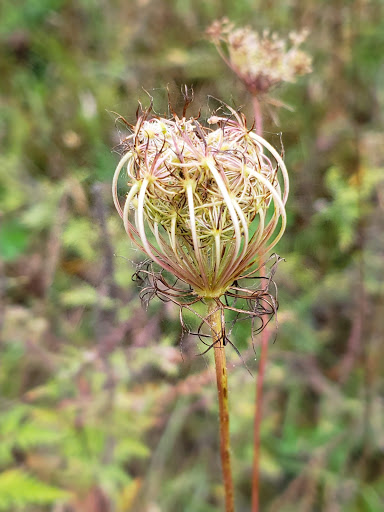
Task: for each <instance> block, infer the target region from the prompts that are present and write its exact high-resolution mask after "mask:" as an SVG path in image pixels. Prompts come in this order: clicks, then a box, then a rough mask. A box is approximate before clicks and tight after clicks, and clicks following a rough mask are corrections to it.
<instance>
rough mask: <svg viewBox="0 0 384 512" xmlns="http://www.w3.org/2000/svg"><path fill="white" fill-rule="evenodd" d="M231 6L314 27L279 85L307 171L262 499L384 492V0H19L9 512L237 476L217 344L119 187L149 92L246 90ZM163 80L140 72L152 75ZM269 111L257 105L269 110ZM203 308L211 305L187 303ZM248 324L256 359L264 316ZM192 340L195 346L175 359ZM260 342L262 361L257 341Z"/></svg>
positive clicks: (244, 16)
mask: <svg viewBox="0 0 384 512" xmlns="http://www.w3.org/2000/svg"><path fill="white" fill-rule="evenodd" d="M221 16H228V17H229V18H230V19H232V20H233V21H235V22H237V23H238V24H240V25H241V24H244V23H250V24H252V26H253V27H254V28H256V29H258V30H264V29H266V28H270V29H272V30H278V31H279V33H280V34H282V35H286V34H288V33H289V32H290V31H291V30H299V29H301V28H303V27H307V28H309V31H310V36H309V38H308V41H307V43H306V50H307V51H308V52H310V53H311V54H312V55H313V58H314V63H313V68H314V71H313V73H312V74H311V75H310V76H309V77H308V78H303V79H300V80H299V81H298V83H297V84H290V85H286V86H284V88H281V89H276V90H275V91H273V96H274V97H275V98H278V99H279V100H281V101H283V102H284V103H285V104H288V105H289V106H291V107H292V109H290V110H288V109H280V110H277V109H276V108H274V107H272V106H270V105H269V104H267V103H266V102H265V103H263V111H264V116H265V125H266V126H265V132H266V133H265V134H266V138H267V139H269V140H270V141H271V142H273V143H275V144H276V145H277V146H279V144H280V142H279V136H278V135H277V132H280V131H281V132H282V134H283V138H282V140H283V143H284V151H285V159H286V162H287V166H288V169H289V172H290V176H291V183H292V192H291V196H290V200H289V205H288V210H289V211H288V215H289V227H288V231H287V234H286V236H285V238H284V239H283V240H282V241H281V242H280V244H279V247H278V252H279V254H280V255H282V256H284V257H285V259H286V262H285V263H281V264H280V266H279V270H278V274H277V282H278V285H279V301H280V311H279V318H278V321H279V324H278V325H279V326H278V336H277V341H276V343H274V344H273V345H271V346H270V350H269V361H268V369H267V376H266V397H265V410H264V420H263V425H262V458H261V474H262V488H261V502H262V504H263V506H262V510H263V511H264V510H265V511H270V512H274V511H282V512H289V511H291V510H294V511H295V512H296V511H300V512H307V511H308V512H310V511H313V512H316V511H324V512H337V511H342V512H378V511H380V510H382V509H384V477H383V475H384V463H383V460H384V458H383V451H384V416H383V413H384V406H383V392H384V389H383V387H384V376H383V363H382V361H383V360H384V346H383V343H382V340H383V334H384V324H383V319H384V314H383V307H384V288H383V278H384V269H383V256H384V254H383V248H384V243H383V242H384V236H383V228H384V215H383V209H384V173H383V169H384V150H383V147H384V136H383V117H382V112H383V105H384V94H383V89H382V86H381V84H382V83H383V79H384V57H383V52H382V47H383V37H384V36H383V34H384V5H383V3H382V2H381V1H379V0H377V1H375V0H351V1H347V2H345V1H344V2H343V1H341V0H337V1H334V2H315V1H314V0H310V1H308V2H301V1H299V0H292V1H290V2H283V1H280V0H279V1H277V2H274V3H271V2H261V1H258V0H257V1H249V0H241V1H240V0H239V1H237V2H229V1H227V0H213V1H211V2H204V1H202V0H195V1H193V2H192V1H191V0H160V1H155V0H131V1H129V2H123V1H121V0H113V1H111V2H101V1H98V0H81V1H78V2H74V1H70V0H54V1H52V0H50V1H48V0H44V1H42V0H40V1H35V0H23V1H21V0H15V1H13V2H7V1H6V2H2V3H1V4H0V76H1V80H0V93H1V95H0V155H1V156H0V223H1V225H0V254H1V262H0V292H1V294H2V304H1V308H0V322H1V325H0V329H1V331H0V332H1V334H0V336H1V341H0V350H1V370H0V470H1V474H0V510H4V511H6V512H14V511H15V512H17V511H28V512H45V511H52V512H80V511H81V512H110V511H116V512H123V511H124V512H126V511H130V510H132V511H135V512H136V511H139V512H159V511H161V512H173V511H175V512H176V511H177V512H179V511H181V510H182V511H183V512H211V511H212V512H213V511H216V510H220V509H221V503H222V498H223V490H222V487H221V480H220V465H219V457H218V432H217V430H218V420H217V405H216V391H215V385H214V372H213V370H212V366H211V365H210V356H209V355H208V356H206V357H196V356H195V354H196V353H198V352H199V351H200V350H201V349H203V348H204V347H200V346H199V344H198V342H197V340H196V339H194V338H192V337H190V336H186V337H185V338H184V339H183V341H182V343H181V345H180V334H181V330H180V325H179V323H178V312H177V311H176V310H175V308H173V307H170V305H169V304H158V303H156V301H153V303H152V304H151V305H150V307H149V309H148V311H145V310H144V309H142V308H141V305H140V301H139V299H138V287H137V286H136V283H132V282H131V274H132V273H133V271H134V269H135V264H137V263H138V262H140V261H141V260H142V259H143V256H142V255H141V254H138V253H137V251H135V250H134V249H133V248H132V246H131V244H130V243H129V241H128V240H127V237H126V235H125V233H124V229H123V227H122V226H121V223H120V219H119V218H118V217H117V215H116V213H115V212H114V209H113V206H112V202H111V197H110V182H111V178H112V174H113V170H114V166H115V165H116V163H117V161H118V155H117V154H115V153H114V152H113V150H112V148H114V147H116V146H117V145H118V143H119V141H120V139H121V138H122V137H124V135H125V133H126V129H125V127H124V124H123V123H121V122H118V123H115V119H116V117H117V116H116V114H115V112H118V113H119V114H122V115H123V116H124V117H126V119H127V120H128V121H133V120H134V112H135V110H136V107H137V100H138V99H140V100H141V101H143V102H144V103H145V104H148V103H149V98H148V95H147V93H146V92H145V91H148V92H149V94H150V95H152V96H153V98H154V104H155V110H156V111H158V112H167V88H168V89H169V91H170V94H171V96H172V98H173V100H172V101H173V107H174V108H175V109H176V110H180V107H181V106H182V103H183V100H182V96H181V94H180V87H181V86H182V85H183V84H188V85H193V87H194V91H195V101H194V103H193V105H192V106H191V110H190V113H191V115H197V113H198V111H199V107H200V106H202V116H203V118H204V117H207V116H208V113H209V110H210V109H211V110H212V109H214V108H215V105H217V104H216V103H215V101H214V100H213V99H211V98H209V97H208V95H212V96H213V97H217V98H221V99H223V100H224V101H226V102H228V103H229V104H233V105H243V111H244V112H245V114H246V115H247V117H248V119H250V120H251V119H252V111H251V107H250V101H249V97H248V96H247V93H246V91H245V90H244V89H243V87H242V84H240V83H239V82H238V81H237V80H236V78H235V77H234V76H233V75H232V74H231V73H230V71H229V70H228V69H226V68H225V65H224V64H223V63H222V62H221V60H220V58H219V57H218V55H217V54H216V50H215V48H214V47H213V46H212V45H211V44H210V43H209V42H208V41H207V40H206V39H205V37H204V31H205V28H206V27H207V26H208V25H209V24H210V23H211V22H212V21H213V20H214V19H215V18H218V17H221ZM143 89H144V90H143ZM250 124H251V123H250ZM187 321H188V322H192V321H193V319H188V320H187ZM232 339H233V341H234V343H235V344H236V345H237V346H238V347H239V348H240V349H241V353H242V356H243V358H244V360H245V361H246V362H247V364H248V366H249V367H250V369H251V371H252V372H253V373H254V374H255V373H256V371H257V359H258V354H259V347H258V340H257V339H256V342H255V352H254V351H253V348H252V343H251V339H250V326H249V325H247V324H246V323H241V324H238V325H237V326H236V327H235V329H234V331H233V338H232ZM180 347H181V349H182V354H183V359H182V357H181V355H180ZM228 355H229V358H230V364H229V369H230V393H231V394H230V401H231V414H232V425H231V429H232V442H233V456H234V469H235V480H236V495H237V507H238V508H237V510H238V511H247V510H249V509H250V476H251V467H252V425H253V413H254V411H253V403H254V388H255V380H254V379H253V378H252V377H251V376H250V375H249V373H248V372H247V370H246V369H245V367H244V366H243V365H242V362H241V360H240V359H239V358H238V357H237V355H236V354H235V353H234V351H232V352H231V350H230V347H228ZM255 358H256V360H255Z"/></svg>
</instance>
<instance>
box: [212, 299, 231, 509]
mask: <svg viewBox="0 0 384 512" xmlns="http://www.w3.org/2000/svg"><path fill="white" fill-rule="evenodd" d="M207 321H208V323H209V325H210V328H211V332H212V340H213V352H214V355H215V369H216V383H217V394H218V399H219V421H220V457H221V467H222V473H223V482H224V493H225V511H226V512H234V510H235V501H234V490H233V478H232V468H231V451H230V434H229V407H228V379H227V363H226V356H225V346H224V340H225V334H224V319H223V310H221V309H220V308H219V307H218V306H217V304H216V302H215V300H213V299H211V300H209V301H208V316H207Z"/></svg>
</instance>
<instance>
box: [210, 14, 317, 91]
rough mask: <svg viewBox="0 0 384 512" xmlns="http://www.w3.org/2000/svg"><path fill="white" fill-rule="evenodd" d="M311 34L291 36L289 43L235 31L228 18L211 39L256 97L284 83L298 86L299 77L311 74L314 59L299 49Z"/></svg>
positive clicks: (244, 29)
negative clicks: (296, 80)
mask: <svg viewBox="0 0 384 512" xmlns="http://www.w3.org/2000/svg"><path fill="white" fill-rule="evenodd" d="M307 34H308V33H307V31H303V32H301V33H300V34H298V33H294V32H292V33H291V34H290V35H289V39H290V47H288V44H287V41H285V40H284V39H281V38H279V37H278V35H277V34H275V33H273V34H270V33H269V32H268V31H264V32H263V34H262V35H259V34H258V33H257V32H255V31H254V30H252V29H251V28H250V27H242V28H235V26H234V24H233V23H230V22H229V20H228V19H227V18H224V19H223V20H221V21H219V20H216V21H214V22H213V23H212V25H211V26H210V27H209V28H208V29H207V35H208V37H209V38H210V39H211V40H212V42H213V43H214V44H215V45H216V47H217V49H218V51H219V53H220V55H221V57H222V58H223V59H224V61H225V62H226V63H227V65H228V66H229V67H230V68H231V69H232V70H233V71H234V72H235V73H236V74H237V75H238V76H239V77H240V79H241V80H242V81H243V82H244V83H245V85H246V86H247V88H248V90H249V91H250V92H251V93H252V94H260V93H266V92H268V91H269V90H270V89H271V87H273V86H274V85H277V84H279V83H281V82H294V81H295V79H296V77H297V76H299V75H305V74H307V73H310V72H311V58H310V56H309V55H308V54H307V53H305V52H303V51H302V50H300V49H299V47H300V46H301V44H302V43H303V41H304V40H305V39H306V37H307Z"/></svg>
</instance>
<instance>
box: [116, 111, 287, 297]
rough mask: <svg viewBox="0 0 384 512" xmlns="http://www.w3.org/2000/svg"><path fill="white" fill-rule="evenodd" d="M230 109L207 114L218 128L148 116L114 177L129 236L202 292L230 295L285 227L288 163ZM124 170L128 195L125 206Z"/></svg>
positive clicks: (130, 139)
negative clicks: (122, 192) (120, 191)
mask: <svg viewBox="0 0 384 512" xmlns="http://www.w3.org/2000/svg"><path fill="white" fill-rule="evenodd" d="M228 108H229V107H228ZM230 111H231V117H221V116H213V117H211V118H210V119H209V120H208V123H209V124H210V125H211V126H214V125H216V129H214V128H211V127H210V126H208V127H207V126H203V125H202V124H200V123H199V122H198V121H197V120H195V119H193V118H191V119H186V118H185V117H183V118H181V119H179V118H178V117H177V116H176V115H174V117H173V118H172V119H166V118H160V117H158V116H152V117H150V116H149V113H148V111H146V112H141V114H140V115H139V117H138V120H137V123H136V125H135V126H134V127H133V129H132V134H131V135H130V136H128V137H127V138H126V139H125V141H124V151H125V152H124V154H123V156H122V158H121V160H120V162H119V164H118V166H117V168H116V172H115V175H114V179H113V197H114V202H115V206H116V208H117V210H118V212H119V214H120V216H121V217H122V219H123V221H124V226H125V229H126V232H127V233H128V235H129V237H130V238H131V239H132V240H133V242H134V243H135V244H136V245H137V246H138V247H139V248H140V249H141V250H142V251H143V252H144V253H146V254H147V255H148V256H149V257H150V258H151V259H152V260H153V261H154V262H156V263H157V264H159V265H160V266H161V267H163V268H164V269H165V270H167V271H169V272H171V273H172V274H174V275H175V276H176V277H177V278H179V279H181V280H182V281H184V282H186V283H187V284H189V285H190V286H191V287H192V289H193V290H194V292H195V293H196V295H197V296H199V297H214V298H217V297H220V296H221V295H223V294H224V293H225V292H226V291H227V290H228V288H229V287H230V286H231V284H232V283H233V282H234V281H235V280H236V278H238V277H239V276H240V275H241V274H242V273H244V271H246V270H247V269H249V268H250V267H252V265H254V264H255V263H256V262H258V261H259V260H260V258H262V257H263V255H264V254H265V253H266V252H267V251H269V250H270V249H271V248H272V247H273V246H274V245H275V244H276V243H277V242H278V240H279V239H280V238H281V236H282V234H283V232H284V230H285V226H286V213H285V203H286V200H287V195H288V175H287V170H286V167H285V165H284V162H283V160H282V158H281V156H280V155H279V153H278V152H277V151H276V149H274V148H273V147H272V146H271V145H270V144H269V143H268V142H267V141H266V140H264V139H263V138H262V137H260V136H258V135H257V134H256V133H254V132H253V131H249V130H248V129H247V127H246V121H245V117H244V116H242V115H239V114H238V113H237V112H236V111H234V110H233V109H230ZM123 169H125V170H126V175H127V184H128V193H127V195H126V197H125V200H124V204H123V205H121V204H120V201H119V197H118V191H117V183H118V179H119V175H120V174H121V172H122V170H123ZM279 174H280V175H281V178H280V179H279V176H278V175H279Z"/></svg>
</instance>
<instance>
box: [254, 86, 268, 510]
mask: <svg viewBox="0 0 384 512" xmlns="http://www.w3.org/2000/svg"><path fill="white" fill-rule="evenodd" d="M252 106H253V112H254V116H255V131H256V133H257V134H258V135H260V136H261V137H262V136H263V116H262V113H261V106H260V102H259V99H258V97H257V95H253V96H252ZM260 277H261V279H262V280H263V278H264V277H265V268H264V267H262V268H261V269H260ZM268 340H269V332H268V330H267V329H263V331H262V332H261V351H260V362H259V371H258V374H257V380H256V396H255V419H254V427H253V445H254V448H253V467H252V509H251V510H252V512H259V501H260V428H261V420H262V416H263V382H264V374H265V367H266V364H267V357H268Z"/></svg>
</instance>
